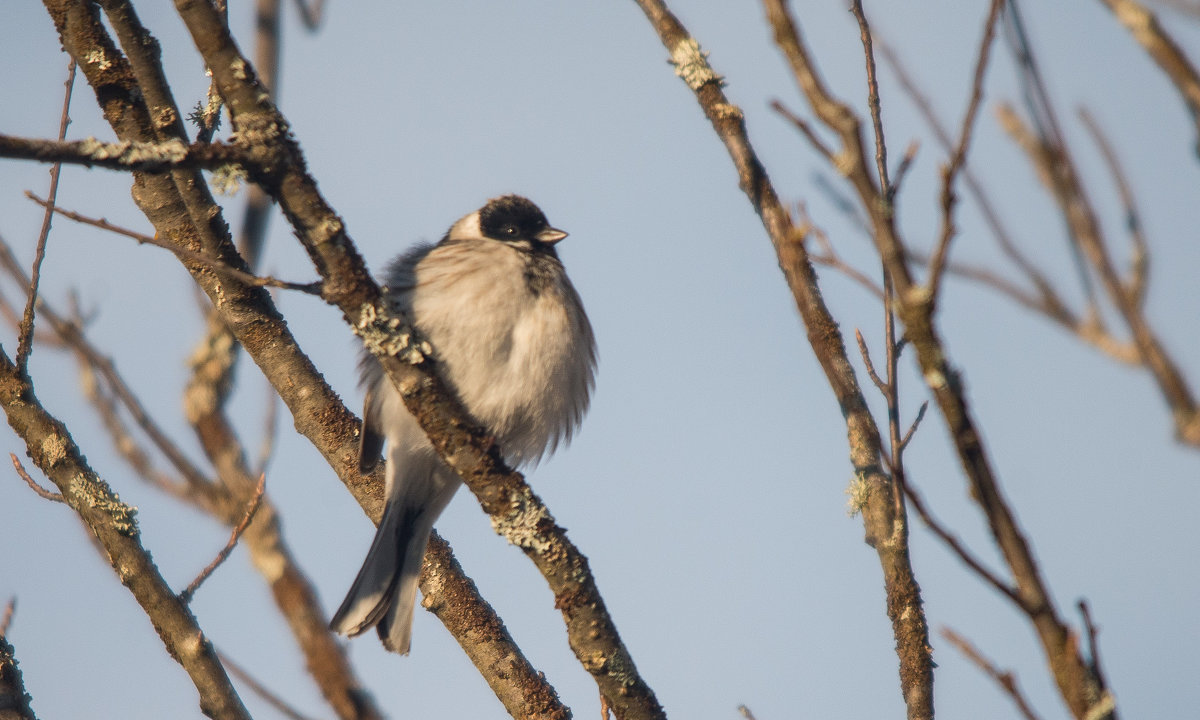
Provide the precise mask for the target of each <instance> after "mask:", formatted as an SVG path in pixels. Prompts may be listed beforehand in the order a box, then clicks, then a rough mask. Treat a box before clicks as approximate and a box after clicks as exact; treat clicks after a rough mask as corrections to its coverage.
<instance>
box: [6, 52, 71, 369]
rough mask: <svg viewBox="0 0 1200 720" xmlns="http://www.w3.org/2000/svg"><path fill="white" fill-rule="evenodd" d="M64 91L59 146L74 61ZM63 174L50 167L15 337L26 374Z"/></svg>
mask: <svg viewBox="0 0 1200 720" xmlns="http://www.w3.org/2000/svg"><path fill="white" fill-rule="evenodd" d="M64 85H65V87H66V90H65V92H64V93H63V107H62V115H61V116H60V117H59V120H58V140H59V142H62V140H63V138H65V137H66V136H67V125H69V124H71V90H72V89H73V88H74V87H75V59H74V58H72V59H71V62H70V63H69V64H68V65H67V81H66V83H64ZM61 174H62V163H57V162H56V163H54V164H53V165H51V166H50V191H49V193H47V197H49V198H50V200H49V202H50V205H48V206H47V207H46V212H45V213H44V214H43V215H42V229H41V231H40V232H39V233H38V239H37V249H36V250H35V252H34V258H33V271H32V272H31V273H30V281H29V298H28V300H26V301H25V313H24V315H22V316H21V329H20V333H19V334H18V336H17V357H16V362H17V368H18V369H19V370H20V371H21V372H26V371H27V370H28V365H29V353H30V352H32V351H33V312H34V308H35V307H36V305H37V296H38V286H39V285H40V284H41V277H42V261H43V260H45V259H46V241H47V240H48V239H49V238H50V220H51V219H52V218H53V217H54V212H53V210H51V207H50V206H53V205H54V202H55V200H56V199H57V198H58V178H59V175H61Z"/></svg>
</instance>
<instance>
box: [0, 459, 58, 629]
mask: <svg viewBox="0 0 1200 720" xmlns="http://www.w3.org/2000/svg"><path fill="white" fill-rule="evenodd" d="M8 456H9V457H10V458H12V464H13V468H14V469H15V470H16V471H17V475H20V476H21V479H22V480H24V481H25V484H26V485H28V486H29V489H30V490H33V491H34V492H35V493H37V494H38V497H40V498H42V499H43V500H49V501H50V502H56V503H65V502H66V500H64V499H63V496H62V494H61V493H56V492H52V491H50V490H47V489H46V488H44V487H42V486H41V485H38V484H37V481H35V480H34V479H33V478H31V477H30V476H29V473H28V472H26V471H25V466H24V465H22V464H21V461H20V460H19V459H17V455H16V453H9V454H8ZM0 634H3V633H0Z"/></svg>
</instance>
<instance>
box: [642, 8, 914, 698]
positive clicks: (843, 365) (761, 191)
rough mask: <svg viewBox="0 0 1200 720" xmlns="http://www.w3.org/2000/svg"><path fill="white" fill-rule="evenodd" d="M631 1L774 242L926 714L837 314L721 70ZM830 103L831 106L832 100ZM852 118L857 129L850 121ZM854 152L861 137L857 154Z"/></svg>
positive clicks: (861, 407) (875, 439) (899, 522)
mask: <svg viewBox="0 0 1200 720" xmlns="http://www.w3.org/2000/svg"><path fill="white" fill-rule="evenodd" d="M638 6H639V7H641V9H642V11H643V12H644V13H645V14H646V17H647V19H649V21H650V24H651V25H652V26H653V27H654V29H655V31H656V32H657V33H658V36H659V39H660V40H661V41H662V43H663V45H664V46H665V47H666V48H667V50H668V52H670V54H671V59H672V63H673V64H674V65H675V72H676V74H677V75H679V76H680V78H682V79H683V81H684V82H685V83H687V85H688V87H689V88H690V89H691V90H692V92H693V93H694V94H695V96H696V99H697V101H698V102H699V103H700V107H701V109H702V110H703V111H704V114H705V116H706V117H707V118H708V120H709V122H710V123H712V126H713V130H714V132H716V134H717V137H718V138H719V139H720V140H721V142H722V143H724V145H725V149H726V150H727V151H728V153H729V156H730V159H731V160H732V161H733V164H734V167H735V168H736V169H737V173H738V181H739V186H740V187H741V189H742V192H744V193H745V194H746V196H747V198H748V199H749V200H750V204H751V205H752V206H753V207H754V209H755V211H756V212H757V213H758V215H759V217H760V218H761V219H762V223H763V227H764V228H765V229H766V232H767V235H768V237H769V238H770V240H771V243H772V245H773V246H774V247H775V253H776V258H777V260H778V262H779V267H780V269H781V270H782V271H783V275H784V279H785V280H786V282H787V285H788V288H789V290H791V293H792V297H793V299H794V300H795V303H796V308H797V309H798V310H799V313H800V317H801V318H802V319H803V321H804V325H805V327H806V328H807V330H808V340H809V344H810V345H811V346H812V349H813V353H814V354H815V356H816V358H817V361H818V362H819V363H820V365H821V368H822V370H824V372H825V377H826V379H827V381H828V382H829V385H830V387H831V388H832V389H833V392H834V396H835V397H836V398H837V401H838V404H839V405H840V406H841V411H842V415H843V416H844V417H845V422H846V428H847V435H848V440H849V446H850V448H849V449H850V462H851V464H852V465H853V466H854V471H855V478H856V480H855V482H856V484H858V485H859V486H860V487H861V488H863V489H864V490H865V491H864V492H861V493H858V495H857V496H858V497H860V498H862V500H863V501H862V504H861V506H860V509H861V511H862V516H863V527H864V531H865V535H866V540H867V542H868V543H869V544H870V545H871V546H872V547H874V548H875V551H876V553H877V554H878V557H879V561H880V565H881V567H882V570H883V578H884V586H885V590H886V593H887V612H888V617H889V618H890V619H891V621H892V632H893V635H894V637H895V640H896V652H897V654H898V656H899V660H900V682H901V691H902V692H903V694H904V699H905V703H906V704H907V706H908V711H909V717H910V718H929V717H932V716H933V673H932V661H931V657H930V652H929V642H928V639H929V633H928V626H927V625H926V622H925V614H924V611H923V610H922V601H921V595H920V587H919V586H918V585H917V581H916V578H915V576H914V575H913V571H912V565H911V562H910V559H909V550H908V535H907V527H906V524H905V522H904V519H903V517H900V516H897V514H896V507H897V497H896V492H897V489H896V487H895V484H894V483H893V482H892V479H891V478H890V477H888V475H887V473H886V472H884V469H883V467H882V465H881V460H880V458H881V457H882V455H883V451H882V442H881V439H880V434H879V428H878V426H877V425H876V424H875V420H874V418H873V417H872V416H871V413H870V410H869V408H868V406H867V402H866V399H865V397H864V396H863V393H862V389H861V388H860V386H859V384H858V380H857V377H856V376H855V372H854V365H853V364H852V363H851V362H850V359H849V357H848V355H847V353H846V346H845V341H844V340H843V338H842V335H841V332H840V331H839V329H838V326H837V322H836V321H835V320H834V319H833V316H832V315H831V314H830V312H829V309H828V307H827V306H826V305H825V301H824V298H823V297H822V295H821V291H820V287H819V285H818V283H817V278H816V273H815V272H814V270H813V266H812V263H811V261H810V257H809V255H808V252H807V250H806V248H805V245H804V242H803V241H804V233H803V232H797V229H796V227H795V226H794V224H793V223H792V220H791V218H790V216H789V215H788V212H787V211H786V210H785V209H784V207H783V205H782V204H781V203H780V201H779V197H778V195H777V194H776V192H775V189H774V187H773V186H772V184H771V180H770V178H769V177H768V176H767V173H766V170H765V169H764V168H763V166H762V163H761V162H760V161H759V159H758V156H757V155H756V153H755V151H754V148H753V147H752V145H751V144H750V139H749V137H748V136H747V134H746V126H745V122H744V117H743V115H742V111H741V109H740V108H738V107H736V106H734V105H732V104H731V103H730V102H729V100H728V98H726V96H725V93H724V92H723V91H722V90H721V79H720V76H719V75H717V73H716V72H715V71H714V70H713V69H712V67H711V66H710V65H709V64H708V60H707V58H706V57H705V54H704V53H703V52H701V50H700V46H699V43H697V41H696V40H695V39H694V38H693V37H691V35H690V34H689V33H688V31H687V29H686V28H684V27H683V25H682V24H681V23H680V22H679V20H678V19H677V18H676V17H675V15H674V14H673V13H671V11H670V10H669V9H668V8H667V6H666V5H665V3H663V2H662V0H638ZM828 110H829V108H822V109H820V110H818V111H817V115H818V117H823V111H828ZM834 112H838V111H837V110H836V109H834ZM846 112H847V116H848V117H850V118H851V119H853V116H852V115H849V114H848V111H846ZM854 122H855V126H854V132H855V133H856V134H857V121H856V120H855V121H854ZM853 152H854V151H853V150H851V151H850V152H846V150H845V149H844V148H843V150H842V151H841V152H839V153H838V155H837V156H836V158H835V159H834V165H835V166H836V167H838V168H841V167H848V166H850V165H851V164H852V163H853V162H854V160H855V156H854V155H853ZM861 155H862V153H861V146H859V149H858V156H857V157H861Z"/></svg>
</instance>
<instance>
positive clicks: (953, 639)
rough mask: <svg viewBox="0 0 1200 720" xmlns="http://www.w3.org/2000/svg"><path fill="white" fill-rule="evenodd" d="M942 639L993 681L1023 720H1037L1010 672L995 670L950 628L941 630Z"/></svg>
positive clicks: (988, 661) (990, 663)
mask: <svg viewBox="0 0 1200 720" xmlns="http://www.w3.org/2000/svg"><path fill="white" fill-rule="evenodd" d="M942 637H944V638H946V640H948V641H949V642H950V644H951V645H954V647H956V648H958V651H959V652H961V653H962V654H963V655H965V656H966V657H967V659H968V660H970V661H971V662H972V663H974V664H975V666H976V667H978V668H979V669H980V670H982V671H983V672H984V673H986V674H987V676H988V677H990V678H992V679H993V680H995V681H996V684H997V685H999V686H1000V688H1001V689H1002V690H1004V692H1005V694H1007V695H1008V696H1009V697H1010V698H1011V699H1012V701H1013V704H1014V705H1016V706H1017V711H1018V712H1020V713H1021V716H1022V717H1024V718H1025V720H1039V718H1038V716H1037V714H1036V713H1034V712H1033V709H1032V708H1031V707H1030V706H1029V703H1028V702H1027V701H1026V700H1025V696H1024V695H1022V694H1021V689H1020V688H1019V687H1018V686H1017V678H1016V676H1015V675H1013V673H1012V672H1011V671H1009V670H1001V669H999V668H997V667H996V666H995V665H994V664H993V663H992V662H991V661H990V660H988V659H987V658H985V657H984V656H983V654H982V653H980V652H979V651H978V650H976V649H975V647H974V646H973V645H971V643H970V642H969V641H968V640H967V639H966V638H964V637H962V636H961V635H959V634H958V633H956V632H954V631H953V630H951V629H950V628H942Z"/></svg>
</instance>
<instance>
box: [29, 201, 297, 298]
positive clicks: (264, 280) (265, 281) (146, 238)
mask: <svg viewBox="0 0 1200 720" xmlns="http://www.w3.org/2000/svg"><path fill="white" fill-rule="evenodd" d="M25 196H26V197H28V198H29V199H30V200H32V201H34V202H35V203H37V204H38V205H41V206H42V207H45V208H47V209H49V210H51V211H53V212H56V213H58V214H59V215H62V216H63V217H65V218H67V219H68V220H74V221H75V222H78V223H83V224H84V225H91V226H93V227H97V228H100V229H101V230H107V231H109V232H112V233H116V234H117V235H124V236H125V237H128V238H132V239H134V240H136V241H137V242H138V243H139V244H141V245H153V246H155V247H160V248H163V249H165V250H170V251H171V252H173V253H175V254H176V255H178V256H180V257H181V258H183V259H185V260H189V261H191V262H195V263H199V264H201V265H203V266H205V267H206V268H208V269H210V270H212V271H213V272H217V273H221V274H223V275H227V276H229V277H231V278H233V279H235V280H238V281H240V282H243V283H246V284H247V285H250V286H252V287H274V288H280V289H282V290H296V291H298V292H302V293H305V294H307V295H317V296H320V294H321V281H319V280H318V281H316V282H311V283H295V282H288V281H286V280H278V279H276V278H273V277H270V276H267V277H259V276H257V275H254V274H253V273H248V272H246V271H244V270H239V269H237V268H235V267H232V266H230V265H227V264H225V263H223V262H221V261H219V260H214V259H213V258H210V257H208V256H206V255H203V254H201V253H198V252H193V251H191V250H188V249H187V248H183V247H180V246H179V245H177V244H174V243H170V242H166V241H163V240H159V239H158V238H157V237H156V236H153V235H146V234H144V233H139V232H137V231H135V230H130V229H128V228H123V227H121V226H120V225H114V224H112V223H110V222H109V221H108V220H106V219H104V218H91V217H88V216H86V215H81V214H80V213H77V212H73V211H71V210H67V209H65V208H61V207H56V206H55V205H54V204H53V203H51V202H50V201H47V200H43V199H41V198H39V197H38V196H37V195H34V194H33V193H31V192H26V193H25Z"/></svg>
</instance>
